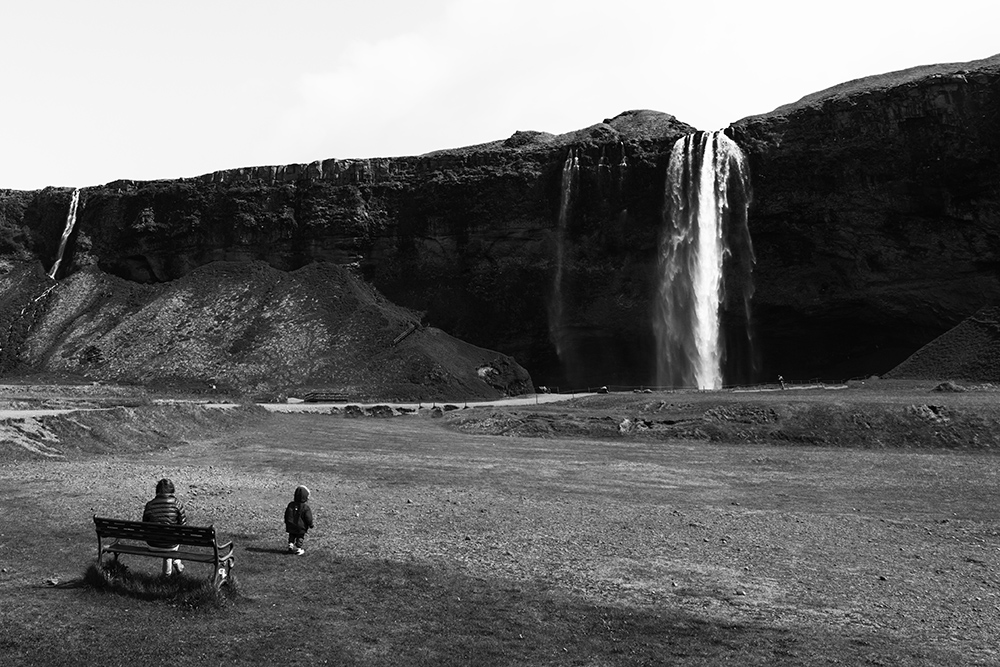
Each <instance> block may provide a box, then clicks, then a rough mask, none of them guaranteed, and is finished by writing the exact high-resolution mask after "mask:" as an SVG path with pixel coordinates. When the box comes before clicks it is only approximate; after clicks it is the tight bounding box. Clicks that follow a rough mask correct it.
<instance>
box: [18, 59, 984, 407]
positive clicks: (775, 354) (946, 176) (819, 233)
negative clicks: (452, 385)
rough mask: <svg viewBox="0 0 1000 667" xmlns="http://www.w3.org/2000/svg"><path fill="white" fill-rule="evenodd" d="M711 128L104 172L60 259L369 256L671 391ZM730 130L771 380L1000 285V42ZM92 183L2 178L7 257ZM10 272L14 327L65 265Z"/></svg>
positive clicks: (528, 137) (808, 370) (533, 353)
mask: <svg viewBox="0 0 1000 667" xmlns="http://www.w3.org/2000/svg"><path fill="white" fill-rule="evenodd" d="M693 130H694V128H691V127H690V126H687V125H685V124H684V123H681V122H679V121H677V120H676V119H675V118H673V117H672V116H670V115H668V114H662V113H657V112H650V111H633V112H626V113H624V114H621V115H619V116H617V117H615V118H612V119H608V120H606V121H604V122H603V123H599V124H597V125H594V126H592V127H589V128H585V129H583V130H580V131H578V132H574V133H570V134H566V135H558V136H554V135H550V134H546V133H542V132H517V133H515V134H514V135H513V136H511V137H510V138H508V139H506V140H503V141H496V142H493V143H490V144H484V145H480V146H471V147H467V148H462V149H456V150H449V151H441V152H437V153H431V154H428V155H424V156H419V157H411V158H394V159H372V160H326V161H323V162H314V163H312V164H309V165H289V166H285V167H255V168H247V169H238V170H229V171H222V172H216V173H214V174H208V175H205V176H203V177H200V178H194V179H184V180H177V181H158V182H131V181H118V182H115V183H110V184H108V185H105V186H102V187H97V188H86V189H84V190H83V193H82V196H81V202H80V208H79V210H78V216H77V217H78V223H77V231H76V232H75V233H74V234H73V235H72V236H71V238H70V242H69V245H68V248H67V258H66V259H64V261H63V264H62V266H63V268H61V269H60V276H59V277H63V276H72V275H75V273H77V272H80V271H81V269H85V268H88V267H89V269H88V270H91V271H94V272H96V273H98V274H100V273H104V274H110V275H113V276H115V277H117V278H119V279H122V280H124V281H127V282H128V283H130V284H137V285H154V284H161V283H162V284H166V283H170V281H176V280H180V279H182V278H184V277H185V276H188V275H189V274H191V273H192V272H193V271H195V270H196V269H197V268H198V267H204V266H206V265H211V264H212V263H214V262H220V261H224V262H238V263H245V262H250V261H257V262H261V263H264V264H266V265H268V266H270V267H272V268H273V269H276V270H279V271H284V272H289V271H296V270H298V269H301V268H302V267H307V266H309V265H311V264H313V263H315V262H326V263H332V264H337V265H341V266H349V267H354V269H355V270H356V271H357V272H358V273H359V274H360V275H361V276H363V277H364V278H365V279H366V280H367V281H369V282H370V283H371V284H372V285H374V286H375V287H376V288H377V289H378V290H379V291H380V292H381V293H382V294H384V295H385V296H386V297H387V298H388V299H389V300H390V301H392V302H394V303H395V304H398V305H400V306H402V307H405V308H409V309H413V310H415V311H417V312H418V313H419V314H420V316H421V317H422V320H423V322H424V323H425V324H430V325H433V326H434V327H437V328H439V329H441V330H444V331H447V332H448V333H449V334H451V335H453V336H456V337H457V338H460V339H462V340H465V341H468V342H469V343H471V344H473V345H476V346H480V347H482V348H488V349H492V350H499V351H501V352H503V353H505V354H508V355H512V356H513V357H514V358H515V359H516V360H517V362H518V363H520V364H521V365H522V366H524V367H525V368H527V369H528V370H529V371H530V372H531V374H532V377H533V378H534V380H535V381H536V382H537V383H539V384H544V385H548V386H549V387H552V388H556V387H558V388H561V389H571V388H584V387H588V386H589V387H596V386H601V385H610V386H614V385H632V386H634V385H643V384H645V385H649V384H652V383H653V382H654V374H655V369H654V366H655V364H654V361H653V360H654V359H655V349H654V342H653V333H652V317H653V301H654V299H655V298H656V297H655V296H654V295H655V293H656V288H655V283H656V274H657V269H656V263H657V244H658V239H659V236H660V234H661V231H662V228H663V224H664V223H663V202H664V189H665V188H664V185H665V183H664V182H665V172H666V166H667V161H668V158H669V153H670V149H671V147H672V145H673V143H674V142H675V141H676V140H677V139H678V138H679V137H681V136H683V135H685V134H688V133H690V132H692V131H693ZM727 133H728V134H729V135H730V136H731V137H732V138H734V139H735V140H736V141H737V142H738V143H739V144H740V146H741V147H742V148H743V150H744V152H745V153H746V154H747V157H748V161H749V165H750V173H751V183H752V188H753V200H752V203H751V207H750V213H749V228H750V234H751V237H752V239H753V245H754V250H755V253H756V258H757V263H756V268H755V271H754V281H755V296H754V305H753V322H754V328H755V336H754V340H755V342H756V345H757V346H758V352H759V356H760V359H761V366H760V370H759V374H758V379H759V380H765V381H771V380H773V378H774V377H776V376H777V375H778V374H779V373H780V374H781V375H783V376H784V377H785V378H786V379H788V380H796V379H799V380H808V379H813V378H822V379H829V380H842V379H847V378H850V377H856V376H867V375H872V374H881V373H884V372H886V371H888V370H889V369H891V368H893V367H894V366H896V365H897V364H898V363H899V362H901V361H902V360H903V359H905V358H906V357H908V356H909V355H910V354H912V353H913V352H914V351H915V350H917V349H918V348H919V347H921V346H922V345H924V344H925V343H927V342H928V341H930V340H932V339H933V338H935V337H936V336H938V335H940V334H941V333H943V332H944V331H946V330H948V329H949V328H951V327H952V326H954V325H955V324H956V323H957V322H959V321H960V320H962V319H963V318H965V317H967V316H969V315H970V314H972V313H973V312H975V311H977V310H979V309H980V308H981V307H984V306H988V305H992V304H995V303H998V302H1000V275H998V270H997V269H998V267H1000V57H995V58H991V59H987V60H984V61H977V62H973V63H965V64H956V65H942V66H934V67H923V68H916V69H914V70H907V71H905V72H898V73H892V74H888V75H882V76H878V77H871V78H868V79H862V80H858V81H853V82H849V83H847V84H844V85H842V86H838V87H836V88H832V89H830V90H827V91H822V92H820V93H817V94H815V95H811V96H809V97H807V98H804V99H803V100H801V101H799V102H798V103H795V104H792V105H788V106H786V107H781V108H779V109H777V110H775V111H774V112H772V113H770V114H764V115H761V116H755V117H751V118H747V119H743V120H741V121H739V122H737V123H734V124H733V125H732V126H731V127H730V128H729V129H728V130H727ZM571 155H572V156H575V157H576V158H577V162H578V171H577V172H576V174H575V176H574V179H573V180H572V182H571V186H570V187H569V188H565V187H564V182H565V181H564V180H563V167H564V163H565V162H566V160H567V157H568V156H571ZM69 198H70V192H69V191H68V190H65V189H63V190H57V189H47V190H43V191H39V192H34V193H16V192H9V191H0V253H2V254H3V256H5V257H7V258H9V259H11V260H19V261H21V260H26V261H36V262H37V261H38V260H41V262H40V263H41V267H43V268H45V269H47V268H48V267H49V266H51V264H52V262H53V260H54V256H55V253H56V247H57V245H58V242H59V238H60V235H61V233H62V227H63V223H64V221H65V215H66V207H67V205H68V202H69ZM39 271H41V269H39ZM557 281H558V286H557V284H556V283H557ZM7 282H8V283H9V284H10V289H9V290H8V291H6V292H4V293H3V294H0V325H3V324H4V323H8V324H10V323H11V322H14V321H15V320H17V321H18V322H22V324H19V325H17V326H18V327H21V328H25V325H24V324H23V322H24V318H20V319H18V317H15V315H16V313H17V312H20V310H21V309H23V308H26V307H27V304H28V303H29V302H30V301H31V299H32V298H35V297H36V296H37V294H38V293H39V291H40V290H42V289H44V286H45V285H46V282H45V281H44V280H43V279H41V278H39V280H38V282H37V284H35V283H31V282H30V281H28V282H25V281H23V280H22V281H20V282H18V281H14V280H13V279H9V280H8V281H7ZM15 283H16V285H15ZM557 295H558V299H556V296H557ZM556 302H558V303H556ZM556 305H558V308H557V309H556V308H555V306H556ZM553 312H558V317H553ZM8 328H12V329H16V328H17V327H14V326H13V325H10V326H9V327H8ZM33 335H35V334H33V333H32V331H31V330H30V327H29V330H28V331H27V332H25V333H24V334H23V335H21V334H18V335H17V336H15V338H16V339H17V340H22V339H23V340H25V341H29V343H30V339H31V338H32V336H33ZM556 340H558V341H560V345H559V352H558V353H557V349H556V345H555V341H556ZM26 344H28V343H26ZM28 346H29V347H30V345H28ZM25 349H27V348H25ZM8 353H10V350H9V349H8ZM27 358H29V359H33V358H34V357H31V355H30V354H29V355H28V357H27Z"/></svg>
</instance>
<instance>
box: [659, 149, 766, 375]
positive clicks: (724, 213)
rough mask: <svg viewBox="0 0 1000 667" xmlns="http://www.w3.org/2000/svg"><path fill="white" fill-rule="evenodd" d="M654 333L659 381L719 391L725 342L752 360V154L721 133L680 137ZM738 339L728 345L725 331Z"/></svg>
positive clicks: (670, 178) (671, 171)
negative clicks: (748, 164)
mask: <svg viewBox="0 0 1000 667" xmlns="http://www.w3.org/2000/svg"><path fill="white" fill-rule="evenodd" d="M666 190H667V197H666V200H667V201H666V206H665V211H664V230H663V233H662V236H661V239H660V257H659V271H660V282H659V294H658V299H657V303H656V309H655V310H656V315H655V318H654V331H655V334H656V343H657V383H658V384H659V385H661V386H671V387H697V388H698V389H719V388H721V387H722V386H723V380H724V378H723V375H724V370H723V369H724V365H726V363H727V358H726V357H727V347H728V348H729V349H730V350H731V351H732V352H733V353H734V354H732V356H736V355H737V354H738V355H740V356H742V357H745V358H744V359H729V360H728V362H729V363H730V365H731V366H732V365H736V364H738V363H741V362H742V363H744V364H750V365H752V364H753V351H752V338H751V334H750V310H749V308H750V298H751V297H752V294H753V282H752V279H751V273H752V270H753V264H754V258H753V246H752V244H751V243H750V234H749V230H748V229H747V206H748V205H749V202H750V181H749V174H748V170H747V167H746V159H745V157H744V156H743V153H742V152H741V151H740V149H739V146H737V145H736V143H735V142H733V141H732V140H731V139H729V138H728V137H727V136H726V135H725V134H723V133H722V132H721V131H718V132H696V133H694V134H690V135H687V136H685V137H682V138H680V139H678V140H677V142H676V143H675V144H674V146H673V149H672V151H671V154H670V162H669V165H668V167H667V181H666ZM727 330H728V333H729V335H730V336H732V337H733V338H734V339H737V338H742V340H733V341H731V344H729V345H727V342H726V341H725V335H726V333H727Z"/></svg>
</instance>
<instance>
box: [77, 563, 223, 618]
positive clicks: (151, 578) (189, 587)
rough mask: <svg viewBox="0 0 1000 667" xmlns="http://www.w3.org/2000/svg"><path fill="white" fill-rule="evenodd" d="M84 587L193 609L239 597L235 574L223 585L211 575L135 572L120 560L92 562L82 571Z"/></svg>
mask: <svg viewBox="0 0 1000 667" xmlns="http://www.w3.org/2000/svg"><path fill="white" fill-rule="evenodd" d="M82 587H84V588H90V589H91V590H94V591H97V592H100V593H109V594H114V595H122V596H125V597H130V598H135V599H137V600H148V601H154V600H158V601H164V602H168V603H170V604H173V605H183V606H185V607H191V608H196V609H198V608H203V609H204V608H216V609H217V608H220V607H224V606H225V605H226V604H228V603H229V602H231V601H232V600H235V599H236V598H238V597H239V583H238V580H237V578H236V576H235V575H232V576H230V577H229V579H228V581H227V582H226V584H225V585H224V586H222V587H221V588H218V589H217V588H216V587H215V586H214V584H213V583H212V580H211V579H210V578H208V577H196V576H194V575H192V574H188V573H186V572H185V573H181V574H175V575H173V576H170V577H164V576H160V575H158V574H151V573H149V572H133V571H131V570H129V568H128V566H127V565H125V564H124V563H121V562H119V561H114V560H112V561H107V562H106V563H104V564H103V565H97V564H96V563H91V564H90V565H89V566H88V567H87V569H86V571H84V573H83V580H82Z"/></svg>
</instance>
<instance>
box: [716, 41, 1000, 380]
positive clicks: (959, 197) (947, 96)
mask: <svg viewBox="0 0 1000 667" xmlns="http://www.w3.org/2000/svg"><path fill="white" fill-rule="evenodd" d="M731 133H732V135H733V136H734V137H735V138H736V140H737V141H738V142H739V143H740V144H741V145H742V146H743V148H744V151H745V152H746V153H747V155H748V158H749V162H750V169H751V173H752V178H753V187H754V202H753V205H752V207H751V210H750V225H751V234H752V236H753V242H754V247H755V250H756V254H757V266H756V270H755V276H756V288H757V291H756V294H755V299H754V314H755V319H756V322H757V329H758V339H759V340H760V342H761V346H762V347H763V349H762V355H763V359H764V363H765V368H764V370H763V375H764V377H766V378H773V377H775V376H776V375H777V374H778V373H782V374H783V375H784V376H785V377H786V378H788V377H797V378H809V377H823V378H844V379H846V378H850V377H855V376H862V375H871V374H881V373H884V372H886V371H888V370H890V369H891V368H893V367H894V366H895V365H896V364H898V363H899V362H901V361H902V360H903V359H905V358H906V357H907V356H909V355H910V354H911V353H913V352H914V351H915V350H916V349H917V348H919V347H920V346H921V345H923V344H925V343H927V342H928V341H930V340H931V339H933V338H934V337H936V336H938V335H940V334H941V333H943V332H945V331H946V330H948V329H949V328H951V327H952V326H954V325H955V324H956V323H958V322H959V321H960V320H962V319H963V318H965V317H967V316H969V315H970V314H972V313H974V312H975V311H977V310H979V309H980V308H981V307H983V306H987V305H991V304H996V303H998V302H1000V273H998V267H1000V56H998V57H993V58H989V59H986V60H981V61H976V62H970V63H964V64H954V65H939V66H932V67H919V68H915V69H912V70H906V71H903V72H896V73H891V74H886V75H882V76H876V77H871V78H868V79H861V80H858V81H852V82H849V83H846V84H843V85H841V86H837V87H835V88H831V89H829V90H826V91H822V92H820V93H816V94H815V95H810V96H809V97H806V98H804V99H803V100H801V101H799V102H798V103H796V104H792V105H788V106H785V107H781V108H779V109H777V110H775V111H774V112H772V113H770V114H765V115H763V116H755V117H751V118H747V119H744V120H741V121H739V122H737V123H735V124H734V125H733V126H732V127H731Z"/></svg>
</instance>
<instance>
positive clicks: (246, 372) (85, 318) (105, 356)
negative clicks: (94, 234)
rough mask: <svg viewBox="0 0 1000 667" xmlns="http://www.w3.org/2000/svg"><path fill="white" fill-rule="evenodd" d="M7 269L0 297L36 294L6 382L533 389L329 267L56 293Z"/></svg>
mask: <svg viewBox="0 0 1000 667" xmlns="http://www.w3.org/2000/svg"><path fill="white" fill-rule="evenodd" d="M8 268H10V270H9V271H8V272H7V273H6V274H5V275H3V276H2V277H0V292H2V293H4V294H16V293H18V292H19V291H21V292H23V293H24V294H25V295H28V294H36V293H37V294H38V296H35V297H32V300H31V301H29V303H30V304H31V305H30V307H29V308H27V309H26V310H25V311H23V312H22V313H21V314H20V317H16V318H15V319H13V320H12V321H10V322H9V323H8V332H9V333H8V336H7V340H6V345H5V346H4V353H3V355H2V357H0V358H2V360H3V361H4V363H5V365H6V370H7V372H8V373H11V372H14V373H16V372H18V371H23V370H30V371H32V372H42V373H47V374H50V375H53V374H54V375H63V376H77V377H79V376H84V377H87V378H91V379H94V380H102V381H108V382H116V383H124V384H134V385H146V386H149V387H151V388H154V389H157V390H174V391H180V392H184V393H191V392H194V393H201V394H205V395H208V396H233V395H237V396H239V395H249V396H252V397H255V398H260V399H272V400H273V399H276V398H281V397H284V396H287V395H296V396H302V395H304V394H305V393H307V392H308V391H311V390H319V391H325V392H336V393H342V394H345V395H346V396H347V397H348V398H350V399H353V400H364V399H400V400H448V399H451V400H456V399H459V398H481V399H486V398H498V397H501V396H506V395H509V394H520V393H525V392H528V391H530V390H531V378H530V376H529V375H528V374H527V372H525V370H524V369H523V368H521V367H520V366H518V365H517V364H516V362H514V361H513V360H512V359H511V358H510V357H507V356H506V355H502V354H499V353H496V352H491V351H489V350H484V349H482V348H477V347H475V346H473V345H469V344H467V343H464V342H462V341H460V340H457V339H455V338H453V337H451V336H449V335H448V334H446V333H444V332H442V331H440V330H438V329H434V328H432V327H426V326H423V325H422V324H421V322H420V317H419V314H418V313H415V312H413V311H410V310H407V309H405V308H401V307H399V306H396V305H394V304H392V303H390V302H389V301H387V300H386V299H385V297H383V296H382V295H381V294H379V293H378V292H377V291H376V290H374V289H372V288H371V286H370V285H368V284H366V283H365V282H364V281H362V280H360V279H359V278H357V277H356V276H354V275H353V274H352V273H351V272H350V271H349V270H347V269H344V268H342V267H339V266H337V265H334V264H331V263H313V264H310V265H308V266H306V267H304V268H302V269H299V270H296V271H292V272H282V271H278V270H277V269H274V268H271V267H270V266H268V265H266V264H264V263H261V262H214V263H212V264H209V265H206V266H203V267H199V268H196V269H194V270H192V271H190V272H189V273H187V274H186V275H185V276H183V277H182V278H178V279H177V280H174V281H169V282H164V283H153V284H140V283H136V282H131V281H127V280H124V279H121V278H118V277H116V276H112V275H109V274H106V273H103V272H101V271H99V270H97V269H95V268H93V267H90V268H86V269H83V270H79V271H76V272H74V273H73V274H71V275H70V276H68V277H66V278H64V279H62V280H60V281H58V282H51V281H47V284H48V286H47V287H46V280H45V279H44V277H43V276H39V275H37V274H33V273H32V272H31V271H30V270H29V269H27V268H26V267H25V266H23V265H21V266H20V267H13V268H11V267H8ZM32 285H33V286H34V289H31V286H32ZM25 286H27V287H25ZM39 290H40V291H39ZM25 298H27V296H25ZM22 300H23V299H22Z"/></svg>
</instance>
